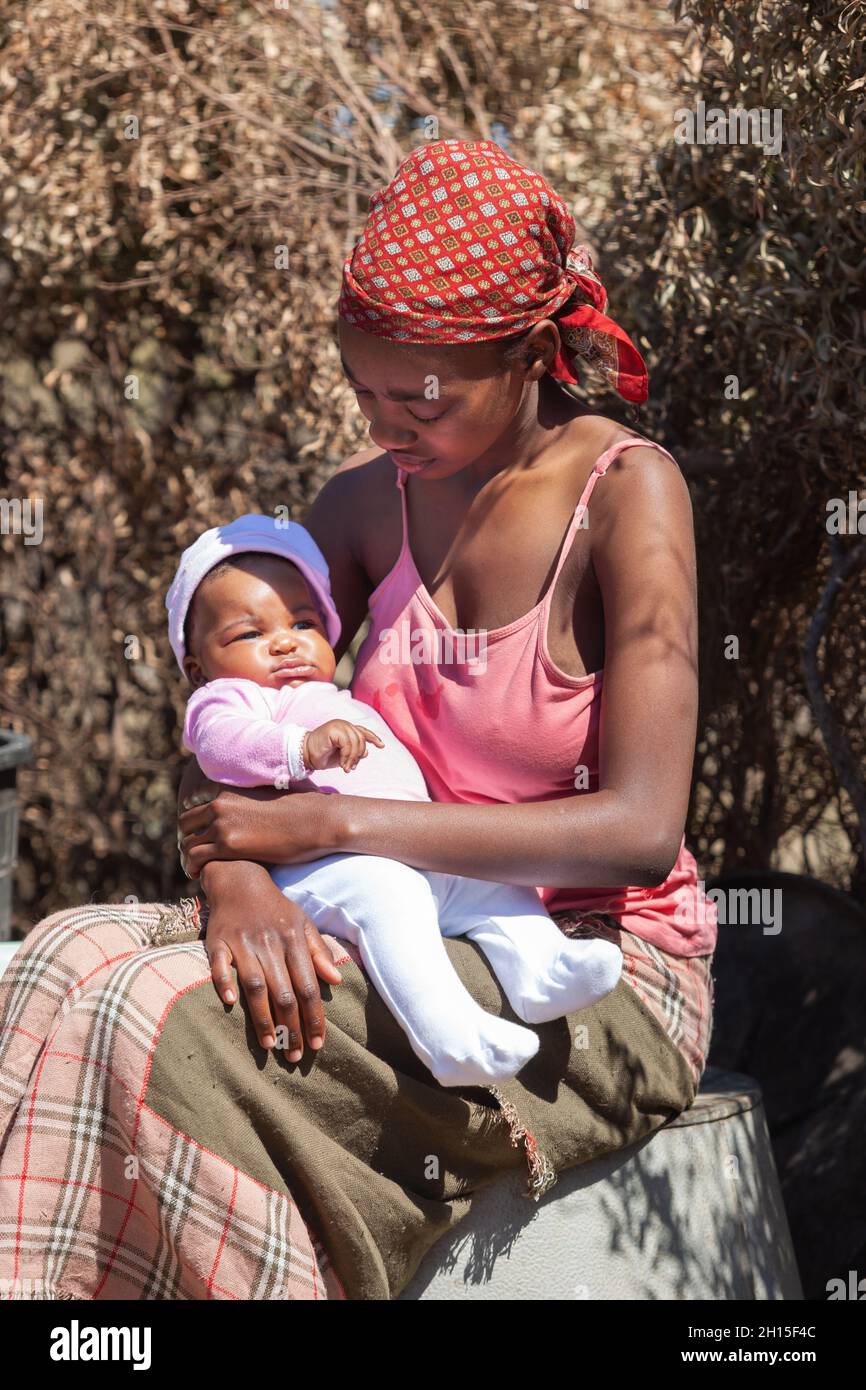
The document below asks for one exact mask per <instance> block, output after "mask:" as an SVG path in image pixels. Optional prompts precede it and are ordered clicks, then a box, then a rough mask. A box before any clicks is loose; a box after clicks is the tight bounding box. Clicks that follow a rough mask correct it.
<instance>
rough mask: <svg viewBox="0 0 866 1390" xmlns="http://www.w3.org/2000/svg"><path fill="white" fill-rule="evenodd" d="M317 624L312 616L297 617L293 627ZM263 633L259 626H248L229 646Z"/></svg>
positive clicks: (312, 626)
mask: <svg viewBox="0 0 866 1390" xmlns="http://www.w3.org/2000/svg"><path fill="white" fill-rule="evenodd" d="M315 626H316V624H315V623H314V622H313V619H312V618H297V619H296V620H295V622H293V623H292V627H305V628H306V627H311V628H315ZM261 635H262V634H261V631H260V629H259V628H257V627H251V628H248V629H247V631H246V632H239V633H238V634H237V636H236V637H233V638H232V639H231V642H229V646H231V644H232V642H242V641H243V640H244V639H245V638H246V637H261Z"/></svg>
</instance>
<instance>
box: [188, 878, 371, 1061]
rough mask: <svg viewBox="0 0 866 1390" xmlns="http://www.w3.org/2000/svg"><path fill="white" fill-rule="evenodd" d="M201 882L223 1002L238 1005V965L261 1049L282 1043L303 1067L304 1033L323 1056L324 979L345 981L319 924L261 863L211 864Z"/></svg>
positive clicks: (210, 954) (209, 944)
mask: <svg viewBox="0 0 866 1390" xmlns="http://www.w3.org/2000/svg"><path fill="white" fill-rule="evenodd" d="M202 885H203V887H204V889H205V892H206V893H207V899H208V907H209V916H208V923H207V934H206V937H205V949H206V950H207V954H208V960H209V961H210V967H211V977H212V979H213V982H214V987H215V989H216V992H217V994H218V995H219V997H220V999H221V1000H222V1001H223V1003H224V1004H227V1005H229V1006H231V1005H232V1004H234V1003H235V1002H236V998H237V995H236V992H235V983H234V978H233V976H232V966H234V968H235V969H236V970H237V973H238V980H239V981H240V985H241V988H242V989H243V992H244V997H245V998H246V1001H247V1005H248V1007H249V1012H250V1018H251V1020H252V1024H253V1027H254V1028H255V1031H256V1036H257V1037H258V1040H259V1043H260V1045H261V1046H262V1047H263V1048H266V1049H268V1048H272V1047H275V1046H277V1045H278V1044H279V1046H280V1047H283V1048H285V1049H286V1050H287V1051H288V1058H289V1061H290V1062H299V1061H300V1060H301V1057H302V1056H303V1051H304V1044H303V1038H304V1034H305V1035H306V1038H307V1041H308V1042H309V1044H310V1047H311V1048H312V1049H313V1051H317V1050H318V1049H319V1048H320V1047H322V1045H323V1043H324V1040H325V1011H324V1009H323V1007H322V996H321V991H320V990H319V985H318V980H317V976H318V978H319V979H322V980H324V981H325V982H326V983H327V984H333V985H338V984H340V983H341V981H342V978H343V977H342V975H341V974H340V972H339V970H338V969H337V967H336V966H335V965H334V960H333V957H332V955H331V952H330V951H329V950H328V947H327V946H326V945H325V943H324V941H323V940H322V938H321V936H320V935H319V933H318V931H317V930H316V928H315V926H314V925H313V923H312V922H311V921H310V919H309V918H308V917H307V916H306V914H305V913H304V912H303V911H302V910H301V908H300V907H298V905H297V903H293V902H292V901H291V900H290V899H289V898H286V897H285V896H284V895H283V894H282V893H281V892H280V890H279V889H278V888H277V886H276V884H275V883H274V881H273V879H272V878H271V876H270V874H269V873H268V871H267V869H264V868H262V866H261V865H260V864H231V865H227V864H218V863H213V864H210V865H209V866H208V867H207V869H206V871H205V873H204V874H203V875H202ZM302 1019H303V1029H302V1023H301V1020H302ZM278 1028H281V1029H283V1030H284V1031H283V1034H282V1036H280V1035H279V1034H278V1032H277V1029H278Z"/></svg>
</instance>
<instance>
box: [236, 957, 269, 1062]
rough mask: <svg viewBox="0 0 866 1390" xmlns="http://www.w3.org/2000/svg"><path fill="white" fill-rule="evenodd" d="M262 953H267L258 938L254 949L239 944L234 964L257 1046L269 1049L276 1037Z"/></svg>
mask: <svg viewBox="0 0 866 1390" xmlns="http://www.w3.org/2000/svg"><path fill="white" fill-rule="evenodd" d="M263 954H267V953H266V952H264V950H263V946H262V942H261V940H260V939H257V940H256V945H255V950H253V949H251V948H250V947H249V946H247V945H244V946H239V947H238V948H237V950H236V952H235V965H236V967H237V972H238V979H239V980H240V984H241V989H242V990H243V992H244V998H245V999H246V1001H247V1008H248V1009H249V1012H250V1020H251V1022H252V1025H253V1028H254V1030H255V1034H256V1037H257V1038H258V1040H259V1046H260V1047H263V1048H265V1049H269V1048H272V1047H274V1045H275V1044H276V1040H277V1038H276V1028H275V1025H274V1020H273V1018H272V1016H271V1009H270V1002H269V997H268V974H267V971H266V969H265V965H264V963H263V961H262V959H261V956H262V955H263Z"/></svg>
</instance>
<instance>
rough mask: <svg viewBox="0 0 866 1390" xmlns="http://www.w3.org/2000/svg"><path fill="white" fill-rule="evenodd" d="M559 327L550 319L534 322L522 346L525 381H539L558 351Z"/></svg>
mask: <svg viewBox="0 0 866 1390" xmlns="http://www.w3.org/2000/svg"><path fill="white" fill-rule="evenodd" d="M559 345H560V339H559V329H558V328H557V326H556V324H555V323H554V322H553V320H552V319H541V320H540V321H539V322H538V323H536V324H534V325H533V327H532V329H531V331H530V332H529V334H528V335H527V338H526V342H525V343H524V346H523V353H524V362H525V364H526V366H525V369H524V370H525V373H526V379H527V381H539V380H540V379H541V377H543V376H544V374H545V372H546V371H547V370H548V368H549V367H550V366H551V364H552V362H553V360H554V358H555V357H556V354H557V353H558V352H559Z"/></svg>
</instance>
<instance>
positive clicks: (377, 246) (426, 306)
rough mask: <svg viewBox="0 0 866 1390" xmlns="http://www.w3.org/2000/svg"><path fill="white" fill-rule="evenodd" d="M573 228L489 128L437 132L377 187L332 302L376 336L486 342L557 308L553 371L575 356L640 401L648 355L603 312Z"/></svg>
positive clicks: (563, 376)
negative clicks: (474, 132) (485, 134)
mask: <svg viewBox="0 0 866 1390" xmlns="http://www.w3.org/2000/svg"><path fill="white" fill-rule="evenodd" d="M574 235H575V228H574V218H573V217H572V215H571V213H570V212H569V210H568V208H567V206H566V204H565V203H564V202H563V201H562V199H561V198H560V197H558V195H557V194H556V193H554V191H553V189H552V188H551V187H550V185H549V184H548V183H547V182H546V181H545V179H543V178H542V176H541V174H537V173H535V172H533V170H531V169H526V168H524V166H523V165H522V164H518V163H517V162H516V160H513V159H511V158H509V156H508V155H507V154H506V153H505V152H504V150H502V149H501V148H500V147H499V145H496V144H494V142H493V141H492V140H437V141H436V142H435V143H433V144H430V145H422V146H421V147H420V148H419V149H416V150H413V151H412V153H411V154H409V155H407V157H406V158H405V159H404V160H403V161H402V162H401V164H400V166H399V168H398V170H397V172H396V174H395V175H394V177H393V179H392V180H391V182H390V183H389V184H388V185H387V187H385V188H380V189H378V190H377V191H376V192H375V193H374V194H372V196H371V198H370V214H369V216H368V218H367V222H366V224H365V226H364V230H363V232H362V234H361V239H360V240H359V242H358V243H357V245H356V246H355V248H354V250H353V251H352V253H351V254H350V255H349V256H348V257H347V258H346V261H345V263H344V266H343V282H342V288H341V292H340V300H339V304H338V306H337V312H338V314H339V315H340V317H341V318H342V319H345V321H346V322H347V323H350V324H352V325H353V326H354V327H355V328H359V329H361V330H362V331H363V332H365V333H372V334H374V335H375V336H376V337H379V338H387V339H390V340H393V341H396V342H404V343H435V344H446V343H478V342H488V341H492V340H493V339H496V338H504V337H508V336H509V335H511V334H513V333H519V332H521V331H523V330H524V329H528V328H530V327H531V326H532V324H534V323H538V321H539V320H540V319H547V318H554V317H555V321H556V324H557V327H558V328H559V333H560V338H561V346H560V350H559V352H558V353H557V355H556V357H555V359H554V361H553V363H552V364H551V366H550V368H549V371H550V374H551V376H553V377H555V378H556V379H557V381H565V382H570V383H571V384H572V385H577V384H578V381H579V378H578V375H577V359H579V358H582V359H583V360H584V361H586V362H588V363H589V364H590V365H591V366H594V367H595V368H596V369H597V370H599V371H600V372H602V374H603V375H604V376H605V377H606V378H607V380H608V382H609V384H610V385H611V386H612V387H613V389H614V390H615V391H617V392H618V393H619V394H620V395H621V396H623V397H624V398H625V399H626V400H627V401H634V402H636V403H640V402H642V401H645V400H646V398H647V388H648V384H649V377H648V374H647V369H646V364H645V363H644V360H643V358H642V357H641V355H640V353H639V352H638V350H637V348H636V347H635V345H634V343H633V342H632V341H631V339H630V338H629V337H628V335H627V334H626V333H625V332H624V331H623V330H622V329H621V328H620V326H619V324H618V323H615V322H614V320H613V319H610V318H608V317H607V316H606V314H605V312H604V311H605V309H606V307H607V293H606V291H605V288H604V285H603V284H602V283H601V280H600V279H599V277H598V275H597V274H596V272H595V270H594V268H593V264H592V258H591V256H590V254H589V251H588V249H587V247H586V246H574ZM557 311H559V312H557Z"/></svg>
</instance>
